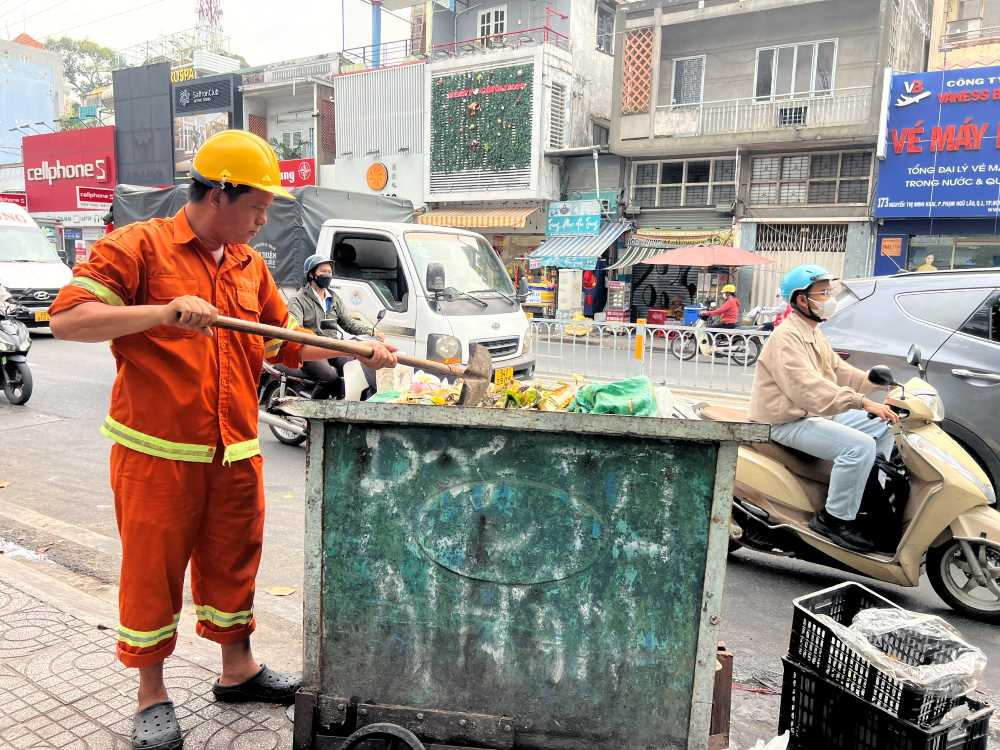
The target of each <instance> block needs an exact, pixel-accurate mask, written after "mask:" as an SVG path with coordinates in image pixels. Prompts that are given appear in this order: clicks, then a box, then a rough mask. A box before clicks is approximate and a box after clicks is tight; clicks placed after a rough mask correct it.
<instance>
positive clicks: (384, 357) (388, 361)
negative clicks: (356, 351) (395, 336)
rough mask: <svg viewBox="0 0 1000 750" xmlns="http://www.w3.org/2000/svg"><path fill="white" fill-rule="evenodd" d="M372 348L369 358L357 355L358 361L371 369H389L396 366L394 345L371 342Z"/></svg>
mask: <svg viewBox="0 0 1000 750" xmlns="http://www.w3.org/2000/svg"><path fill="white" fill-rule="evenodd" d="M372 348H373V349H374V351H373V352H372V356H371V358H370V359H366V358H365V357H358V362H360V363H361V364H363V365H364V366H365V367H370V368H371V369H373V370H382V369H386V368H389V369H391V368H393V367H395V366H396V364H397V362H396V347H394V346H393V345H392V344H383V343H381V342H375V343H373V344H372Z"/></svg>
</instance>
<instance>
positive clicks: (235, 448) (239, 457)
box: [222, 438, 260, 466]
mask: <svg viewBox="0 0 1000 750" xmlns="http://www.w3.org/2000/svg"><path fill="white" fill-rule="evenodd" d="M259 455H260V441H259V440H258V439H257V438H254V439H253V440H247V441H245V442H242V443H233V444H232V445H227V446H226V452H225V453H224V454H223V455H222V465H223V466H229V465H230V464H231V463H232V462H233V461H243V460H245V459H248V458H250V457H251V456H259Z"/></svg>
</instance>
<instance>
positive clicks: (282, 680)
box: [212, 665, 302, 706]
mask: <svg viewBox="0 0 1000 750" xmlns="http://www.w3.org/2000/svg"><path fill="white" fill-rule="evenodd" d="M300 687H302V678H301V677H299V675H296V674H288V673H286V672H275V671H274V670H273V669H268V667H267V666H266V665H264V666H261V668H260V671H259V672H258V673H257V674H255V675H254V676H253V677H251V678H250V679H249V680H247V681H246V682H243V683H240V684H239V685H220V684H219V683H218V681H216V683H215V684H214V685H213V686H212V693H213V694H214V695H215V699H216V700H217V701H221V702H222V703H279V704H281V705H283V706H290V705H291V704H293V703H294V702H295V693H297V692H298V690H299V688H300Z"/></svg>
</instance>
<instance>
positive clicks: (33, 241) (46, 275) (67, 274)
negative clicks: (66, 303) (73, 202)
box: [0, 203, 73, 327]
mask: <svg viewBox="0 0 1000 750" xmlns="http://www.w3.org/2000/svg"><path fill="white" fill-rule="evenodd" d="M72 276H73V273H72V272H71V271H70V270H69V268H68V267H67V266H66V264H65V263H63V262H62V260H61V259H60V258H59V254H58V253H57V252H56V249H55V248H54V247H52V243H51V242H49V240H48V238H46V236H45V235H44V234H43V233H42V230H41V229H39V228H38V225H37V224H36V223H35V221H34V219H32V218H31V216H29V215H28V212H27V211H25V210H24V209H23V208H21V207H20V206H16V205H14V204H13V203H0V286H3V287H5V288H6V289H7V291H8V292H10V295H11V297H12V299H11V302H13V303H15V304H17V305H19V306H20V307H21V308H22V309H23V310H24V313H22V314H19V315H18V316H17V317H18V320H20V321H21V322H23V323H24V324H25V325H27V326H29V327H31V326H47V325H48V321H49V313H48V310H49V305H51V304H52V301H53V300H54V299H55V298H56V294H58V293H59V290H60V289H62V288H63V287H64V286H66V284H68V283H69V281H70V279H71V278H72Z"/></svg>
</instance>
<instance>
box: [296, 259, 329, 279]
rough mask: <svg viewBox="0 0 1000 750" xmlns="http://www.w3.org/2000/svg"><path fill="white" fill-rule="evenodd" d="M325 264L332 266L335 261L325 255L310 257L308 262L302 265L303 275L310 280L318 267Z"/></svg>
mask: <svg viewBox="0 0 1000 750" xmlns="http://www.w3.org/2000/svg"><path fill="white" fill-rule="evenodd" d="M324 263H330V264H331V265H332V263H333V261H331V260H330V259H329V258H327V257H326V256H325V255H310V256H309V257H308V258H306V262H305V263H304V264H303V265H302V275H303V276H305V277H306V278H307V279H308V278H309V274H311V273H312V272H313V271H315V270H316V267H317V266H321V265H323V264H324Z"/></svg>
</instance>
